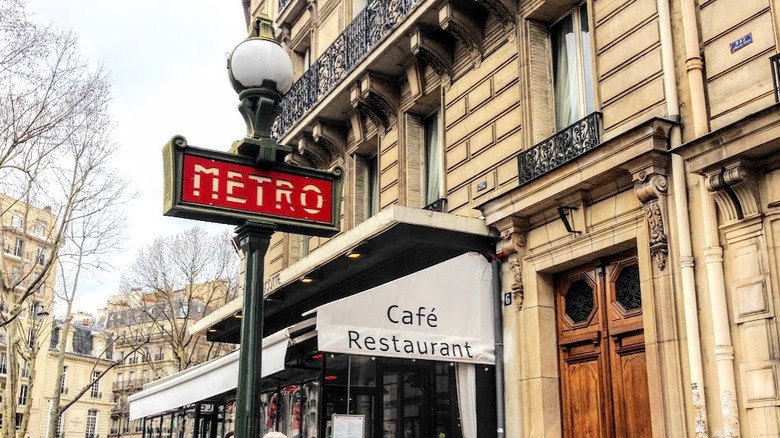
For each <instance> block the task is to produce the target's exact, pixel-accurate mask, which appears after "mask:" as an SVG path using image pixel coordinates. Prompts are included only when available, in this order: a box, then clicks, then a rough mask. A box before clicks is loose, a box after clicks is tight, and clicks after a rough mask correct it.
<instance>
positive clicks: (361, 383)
mask: <svg viewBox="0 0 780 438" xmlns="http://www.w3.org/2000/svg"><path fill="white" fill-rule="evenodd" d="M376 368H377V366H376V360H375V358H373V357H368V356H351V355H329V356H327V359H326V361H325V390H324V391H323V392H324V399H323V403H324V415H325V431H324V436H330V435H331V432H332V427H333V424H332V417H333V414H348V415H364V416H365V427H366V431H367V433H368V434H369V436H371V431H373V430H374V422H373V420H374V418H375V414H376V394H377V389H376V375H377V373H376Z"/></svg>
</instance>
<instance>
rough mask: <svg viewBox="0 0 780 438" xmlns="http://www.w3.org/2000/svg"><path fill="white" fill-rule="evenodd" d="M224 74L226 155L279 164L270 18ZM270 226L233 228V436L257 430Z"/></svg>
mask: <svg viewBox="0 0 780 438" xmlns="http://www.w3.org/2000/svg"><path fill="white" fill-rule="evenodd" d="M228 75H229V77H230V81H231V83H232V84H233V88H234V89H235V90H236V92H237V93H238V98H239V99H240V101H241V103H240V104H239V106H238V110H239V111H240V112H241V115H242V116H243V117H244V121H245V122H246V136H245V137H244V139H243V140H242V141H240V142H237V143H236V144H234V145H233V147H232V148H231V152H234V153H236V154H238V155H243V156H248V157H253V158H254V159H255V162H256V164H257V166H258V167H263V165H264V164H265V165H268V164H269V163H272V162H276V161H281V160H282V159H283V156H284V154H286V153H288V152H290V150H291V149H290V148H289V147H287V146H283V145H280V144H278V143H277V142H276V141H274V139H272V138H271V125H272V124H273V122H274V119H275V118H276V115H277V114H278V112H279V102H280V101H281V100H282V95H283V94H284V93H286V92H287V91H289V90H290V87H291V86H292V81H293V67H292V60H291V59H290V57H289V55H287V52H285V51H284V49H282V47H281V46H279V45H278V44H277V43H276V41H275V40H274V31H273V24H272V23H271V21H270V20H268V19H267V18H265V17H261V18H259V19H257V20H256V21H255V23H254V26H253V29H252V32H251V33H250V34H249V37H248V38H247V39H246V40H244V41H243V42H241V43H240V44H239V45H238V46H236V48H235V49H233V53H231V54H230V57H229V58H228ZM276 228H277V227H276V225H275V224H274V223H272V222H260V221H246V222H244V223H243V224H242V225H239V226H238V227H237V228H236V235H237V236H238V240H239V242H240V245H241V250H242V251H243V252H244V257H245V260H246V274H245V284H244V310H243V312H244V314H243V318H242V319H241V355H240V361H239V366H238V387H237V394H236V406H237V408H236V437H237V438H255V437H259V436H260V431H261V422H260V408H261V406H260V383H261V379H262V377H261V372H260V370H261V368H262V367H261V364H262V355H263V260H264V258H265V253H266V251H267V250H268V245H269V242H270V240H271V234H273V232H274V231H275V230H276Z"/></svg>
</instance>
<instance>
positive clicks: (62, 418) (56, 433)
mask: <svg viewBox="0 0 780 438" xmlns="http://www.w3.org/2000/svg"><path fill="white" fill-rule="evenodd" d="M63 424H65V413H64V412H63V413H61V414H60V416H59V417H57V424H56V425H54V436H55V437H56V438H62V437H64V436H65V433H64V432H63V431H62V425H63Z"/></svg>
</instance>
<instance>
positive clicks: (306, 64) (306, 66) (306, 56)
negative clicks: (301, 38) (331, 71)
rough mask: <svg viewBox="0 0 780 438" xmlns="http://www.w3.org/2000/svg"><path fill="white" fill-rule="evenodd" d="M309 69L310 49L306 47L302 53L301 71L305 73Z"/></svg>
mask: <svg viewBox="0 0 780 438" xmlns="http://www.w3.org/2000/svg"><path fill="white" fill-rule="evenodd" d="M309 67H311V47H307V48H306V50H304V51H303V71H306V70H308V69H309Z"/></svg>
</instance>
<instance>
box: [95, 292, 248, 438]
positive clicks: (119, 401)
mask: <svg viewBox="0 0 780 438" xmlns="http://www.w3.org/2000/svg"><path fill="white" fill-rule="evenodd" d="M226 287H227V286H226V284H225V283H223V282H218V281H217V282H209V283H206V284H199V285H196V286H195V287H193V288H191V289H186V290H179V291H174V292H173V293H171V294H161V293H154V292H142V291H132V292H130V293H126V294H119V295H112V296H111V297H109V300H108V304H107V306H106V307H105V308H104V309H101V311H100V313H101V315H102V316H103V317H104V318H105V319H106V326H107V329H108V330H109V331H111V333H112V334H113V336H115V338H116V339H115V343H114V352H115V358H116V359H117V360H119V361H121V363H120V365H119V366H118V367H117V368H116V369H115V371H116V373H115V379H114V380H113V385H112V387H111V389H112V394H113V396H112V397H113V401H114V405H113V408H112V409H111V427H110V430H109V434H108V436H109V437H110V438H114V437H140V436H141V434H142V432H143V427H144V425H143V422H142V421H132V422H131V421H130V419H129V415H128V403H127V397H128V396H129V395H131V394H134V393H136V392H138V391H140V390H141V389H142V388H143V386H144V385H145V384H147V383H150V382H152V381H154V380H157V379H160V378H163V377H166V376H169V375H172V374H174V373H176V372H178V371H181V370H183V369H186V368H189V367H192V366H194V365H197V364H200V363H203V362H206V361H207V360H209V359H213V358H216V357H219V356H221V355H223V354H225V353H227V352H229V351H232V350H233V349H234V347H233V346H231V345H218V344H213V343H209V342H206V336H205V335H204V334H200V335H191V334H190V333H189V330H188V327H189V325H191V324H192V323H193V322H195V321H198V320H200V319H201V318H202V317H203V316H204V315H206V314H208V313H209V312H210V311H212V310H214V308H213V307H212V306H209V305H207V304H206V303H216V302H220V303H221V302H224V296H225V295H226V294H227V293H228V291H227V290H226ZM216 297H220V298H221V299H222V300H215V298H216ZM157 427H158V429H162V428H163V425H158V426H157ZM167 427H168V428H170V425H168V426H167Z"/></svg>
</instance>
